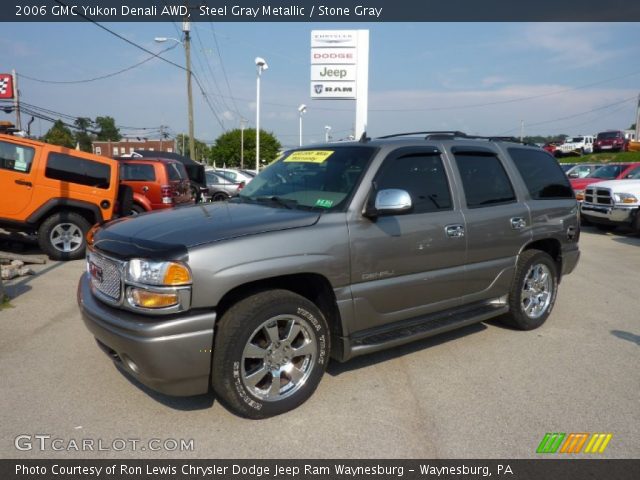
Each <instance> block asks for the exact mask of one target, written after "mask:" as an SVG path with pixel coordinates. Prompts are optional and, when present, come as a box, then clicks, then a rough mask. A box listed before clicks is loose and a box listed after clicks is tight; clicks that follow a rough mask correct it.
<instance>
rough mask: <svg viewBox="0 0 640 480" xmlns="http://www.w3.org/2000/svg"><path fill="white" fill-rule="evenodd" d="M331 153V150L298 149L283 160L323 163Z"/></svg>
mask: <svg viewBox="0 0 640 480" xmlns="http://www.w3.org/2000/svg"><path fill="white" fill-rule="evenodd" d="M332 154H333V150H299V151H297V152H293V153H292V154H291V155H289V156H288V157H287V158H286V159H285V160H284V161H285V162H303V163H324V161H325V160H326V159H327V158H329V157H330V156H331V155H332Z"/></svg>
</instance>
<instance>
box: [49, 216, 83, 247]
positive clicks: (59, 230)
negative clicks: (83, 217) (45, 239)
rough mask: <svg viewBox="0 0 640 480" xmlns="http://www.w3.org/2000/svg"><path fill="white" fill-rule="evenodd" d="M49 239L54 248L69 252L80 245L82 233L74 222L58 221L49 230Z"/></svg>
mask: <svg viewBox="0 0 640 480" xmlns="http://www.w3.org/2000/svg"><path fill="white" fill-rule="evenodd" d="M49 240H50V241H51V245H53V247H54V248H55V249H56V250H59V251H61V252H65V253H70V252H75V251H76V250H78V248H80V247H81V246H82V240H83V234H82V230H81V229H80V227H78V226H77V225H76V224H75V223H59V224H58V225H56V226H55V227H54V228H53V230H51V234H50V235H49Z"/></svg>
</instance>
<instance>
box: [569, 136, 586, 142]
mask: <svg viewBox="0 0 640 480" xmlns="http://www.w3.org/2000/svg"><path fill="white" fill-rule="evenodd" d="M582 142H584V137H573V138H571V139H570V140H568V141H567V143H582Z"/></svg>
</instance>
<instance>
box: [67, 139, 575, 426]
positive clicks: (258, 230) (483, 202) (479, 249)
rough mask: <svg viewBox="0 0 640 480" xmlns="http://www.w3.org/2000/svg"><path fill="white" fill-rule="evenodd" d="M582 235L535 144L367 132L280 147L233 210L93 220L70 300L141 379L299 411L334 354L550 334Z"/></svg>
mask: <svg viewBox="0 0 640 480" xmlns="http://www.w3.org/2000/svg"><path fill="white" fill-rule="evenodd" d="M579 236H580V225H579V218H578V204H577V202H576V199H575V197H574V194H573V191H572V189H571V186H570V185H569V180H568V179H567V177H566V176H565V175H564V173H563V171H562V169H561V168H560V167H559V165H558V163H557V161H556V159H555V158H553V157H552V156H551V155H549V154H548V153H546V152H544V151H543V150H541V149H539V148H536V147H531V146H526V145H522V144H519V143H514V142H508V141H503V140H499V139H496V138H481V137H471V136H467V135H465V134H463V133H460V132H444V133H443V132H438V133H430V132H422V133H421V134H420V135H417V134H415V133H413V134H401V135H394V136H389V137H382V138H379V139H375V140H371V139H368V138H366V136H364V135H363V138H362V140H361V141H359V142H343V143H340V144H336V143H327V144H321V145H317V146H313V147H305V148H300V149H296V150H291V151H288V152H287V153H285V154H284V155H283V156H282V157H281V158H280V159H279V160H277V161H276V162H274V163H272V164H271V165H270V166H269V168H267V169H265V170H263V171H262V172H261V173H260V174H259V175H257V176H256V177H255V178H254V179H253V181H252V182H251V183H250V184H248V185H247V186H246V187H245V188H244V189H243V190H242V192H241V193H240V195H239V196H238V197H236V198H233V199H231V200H229V201H228V202H219V203H212V204H199V205H196V206H193V207H186V208H181V209H179V210H175V211H167V212H163V214H162V215H141V216H139V217H136V218H133V219H131V218H127V219H124V220H116V221H114V222H111V223H109V224H107V225H105V226H104V227H94V230H93V231H91V232H90V233H89V235H88V238H90V239H92V244H91V245H90V247H89V255H88V257H87V262H88V265H87V271H86V273H85V274H84V275H83V276H82V278H81V280H80V284H79V286H78V302H79V305H80V309H81V311H82V316H83V318H84V322H85V324H86V326H87V327H88V329H89V330H90V331H91V333H92V334H93V335H94V336H95V337H96V339H97V340H98V342H99V344H100V345H101V347H102V348H103V350H105V351H106V352H107V353H108V354H109V355H110V357H111V358H112V359H114V360H115V361H116V362H117V363H118V364H119V365H120V366H121V367H122V368H123V369H124V370H125V371H126V372H128V373H129V374H130V375H132V376H133V377H135V378H137V379H138V380H139V381H140V382H142V383H143V384H145V385H148V386H149V387H151V388H153V389H155V390H158V391H161V392H164V393H167V394H171V395H194V394H200V393H205V392H207V391H208V390H209V389H210V388H211V387H212V388H213V390H214V391H215V392H216V395H217V398H218V399H220V400H221V401H222V402H223V403H224V405H226V406H227V407H228V408H230V409H231V410H232V411H234V412H236V413H237V414H239V415H242V416H245V417H248V418H265V417H269V416H273V415H277V414H280V413H283V412H286V411H288V410H291V409H293V408H296V407H297V406H299V405H300V404H302V403H303V402H304V401H306V400H307V399H308V398H309V397H310V396H311V395H312V394H313V392H314V391H315V389H316V387H317V386H318V384H319V383H320V380H321V378H322V376H323V374H324V371H325V369H326V367H327V364H328V362H329V358H330V357H331V358H333V359H335V360H337V361H347V360H349V359H350V358H353V357H356V356H358V355H363V354H367V353H371V352H376V351H379V350H382V349H385V348H391V347H394V346H397V345H401V344H404V343H407V342H410V341H413V340H417V339H421V338H425V337H428V336H432V335H437V334H439V333H442V332H445V331H448V330H452V329H455V328H459V327H463V326H466V325H469V324H472V323H476V322H482V321H485V320H488V319H491V318H495V317H499V318H500V319H501V320H502V321H504V322H506V323H508V324H509V325H511V326H513V327H515V328H517V329H520V330H531V329H534V328H537V327H539V326H541V325H542V324H543V323H544V322H545V321H546V320H547V318H548V317H549V315H550V314H551V311H552V309H553V306H554V303H555V300H556V295H557V293H558V283H559V282H560V280H561V278H562V277H563V276H564V275H566V274H569V273H571V272H572V271H573V270H574V268H575V266H576V264H577V262H578V258H579V255H580V252H579V249H578V239H579ZM78 368H83V367H82V366H79V367H78ZM336 408H338V406H336Z"/></svg>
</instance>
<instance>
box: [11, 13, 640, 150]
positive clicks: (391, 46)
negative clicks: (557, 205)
mask: <svg viewBox="0 0 640 480" xmlns="http://www.w3.org/2000/svg"><path fill="white" fill-rule="evenodd" d="M104 25H105V26H106V27H108V28H109V29H111V30H113V31H114V32H117V33H118V34H120V35H122V36H124V37H126V38H127V39H129V40H131V41H133V42H135V43H137V44H139V45H141V46H144V47H145V48H147V49H149V50H152V51H153V52H159V51H161V50H163V49H166V48H167V47H169V46H171V44H170V43H165V44H158V43H155V42H154V41H153V38H154V37H156V36H166V37H178V36H179V35H180V31H179V30H180V26H179V25H178V24H176V23H107V24H104ZM358 28H365V29H369V30H370V70H369V119H368V128H367V131H368V133H369V134H371V135H373V136H378V135H383V134H388V133H395V132H401V131H416V130H463V131H466V132H468V133H475V134H486V135H511V134H513V135H518V134H519V133H520V125H521V121H524V127H525V134H527V135H533V134H545V135H546V134H556V133H566V134H570V135H575V134H580V133H584V134H586V133H594V132H597V131H601V130H605V129H613V128H615V129H618V128H628V127H629V126H630V124H631V123H633V121H634V117H635V109H636V105H637V97H638V94H639V93H640V24H637V23H629V24H620V23H619V24H605V23H596V24H586V23H571V24H561V23H531V24H525V23H369V24H346V23H341V24H329V23H286V24H285V23H204V22H202V23H196V24H192V55H193V70H194V72H195V74H196V75H197V77H198V79H199V80H200V82H201V84H202V86H203V88H204V90H205V91H206V93H207V96H208V98H209V100H210V103H211V108H210V107H209V106H208V105H207V104H206V103H205V101H204V98H203V96H202V94H201V92H200V89H199V87H198V86H197V85H195V84H194V105H195V106H194V108H195V131H196V136H197V137H198V138H200V139H202V140H205V141H207V142H212V141H213V140H214V139H215V138H216V137H217V136H218V135H220V134H221V133H222V132H223V131H225V130H230V129H233V128H237V127H238V126H239V122H240V117H244V118H246V119H248V121H249V126H254V125H255V98H256V71H255V66H254V58H255V57H256V56H261V57H264V58H265V59H266V60H267V62H268V63H269V70H268V71H266V72H265V73H264V75H263V77H262V103H261V110H262V116H261V127H262V128H264V129H266V130H268V131H271V132H273V133H274V134H275V135H276V136H277V137H278V138H279V139H280V141H281V142H282V143H283V144H284V145H296V144H297V142H298V112H297V107H298V105H299V104H301V103H305V104H306V105H307V106H308V112H307V114H306V115H305V117H304V124H303V125H304V142H305V143H311V142H314V141H320V140H322V139H323V138H324V126H325V125H330V126H331V128H332V130H331V133H332V135H333V137H334V138H343V137H346V136H348V135H349V134H350V133H351V131H352V129H353V124H354V119H355V103H354V102H353V101H326V100H325V101H318V100H311V99H310V98H309V83H310V81H309V71H310V68H309V48H310V31H311V30H312V29H358ZM0 49H1V51H2V52H3V53H2V55H1V56H0V71H1V72H9V71H10V70H11V69H15V70H16V71H17V72H18V75H20V91H21V99H22V100H23V101H24V102H26V103H28V104H31V105H36V106H39V107H44V108H47V109H49V110H52V111H55V112H62V113H65V114H68V115H72V116H87V117H91V118H94V117H96V116H99V115H110V116H113V117H114V118H115V119H116V123H117V124H118V125H121V126H124V127H136V128H142V127H144V128H147V129H149V130H133V129H130V128H126V129H123V133H125V134H128V135H131V136H136V135H139V136H144V134H145V132H150V133H152V134H153V132H157V127H159V126H160V125H167V126H168V127H169V131H170V132H171V133H173V134H175V133H180V132H185V131H186V130H187V109H186V88H185V82H186V80H185V73H184V71H183V70H180V69H179V68H176V67H175V66H172V65H169V64H168V63H165V62H163V61H161V60H158V59H152V60H150V61H148V62H146V63H143V64H142V65H139V66H137V67H135V68H132V69H130V70H128V71H126V72H124V73H121V74H119V75H115V76H112V77H109V78H106V79H101V80H96V81H90V82H83V83H50V82H52V81H53V82H71V81H82V80H89V79H92V78H95V77H99V76H103V75H108V74H111V73H113V72H116V71H119V70H122V69H125V68H127V67H131V66H132V65H134V64H136V63H139V62H142V61H143V60H145V59H147V58H149V55H148V54H147V53H145V52H143V51H141V50H139V49H137V48H135V47H134V46H132V45H130V44H128V43H126V42H124V41H123V40H121V39H119V38H117V37H116V36H114V35H111V34H109V33H108V32H106V31H105V30H103V29H100V28H99V27H97V26H96V25H94V24H89V23H44V24H36V23H20V24H18V23H15V24H6V23H5V24H3V26H2V35H1V37H0ZM162 55H163V56H164V57H166V58H167V59H169V60H171V61H172V62H175V63H178V64H180V65H184V63H185V62H184V51H183V50H182V47H181V46H179V45H177V48H174V49H172V50H170V51H167V52H165V53H163V54H162ZM27 77H30V78H27ZM33 79H38V80H43V81H44V82H42V81H36V80H33ZM212 110H213V111H212ZM11 118H12V117H11V116H9V115H6V114H4V113H0V120H7V119H11ZM49 126H50V124H49V123H47V122H46V121H42V120H36V121H35V122H34V124H33V127H32V133H35V134H40V133H44V132H45V131H46V130H47V129H48V128H49Z"/></svg>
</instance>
